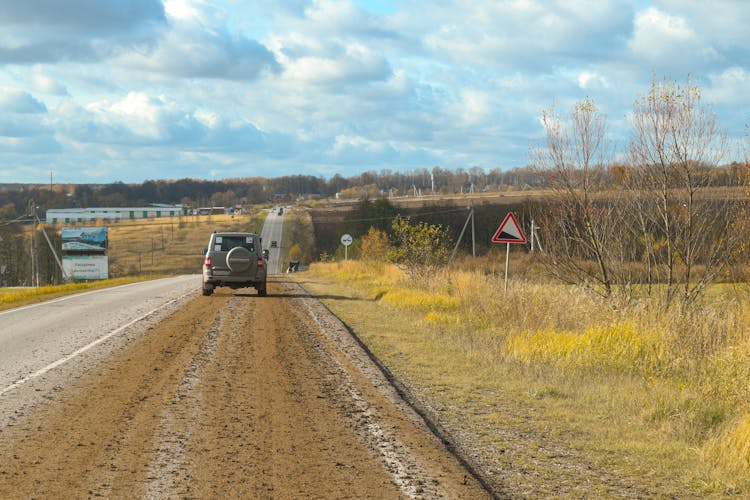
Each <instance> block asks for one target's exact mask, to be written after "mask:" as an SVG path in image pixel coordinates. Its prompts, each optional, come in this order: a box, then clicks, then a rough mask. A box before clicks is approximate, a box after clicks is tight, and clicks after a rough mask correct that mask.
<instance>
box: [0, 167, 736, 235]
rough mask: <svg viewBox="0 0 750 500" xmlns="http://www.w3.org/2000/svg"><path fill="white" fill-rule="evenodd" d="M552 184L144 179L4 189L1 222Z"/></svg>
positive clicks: (418, 176)
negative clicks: (76, 212) (157, 207)
mask: <svg viewBox="0 0 750 500" xmlns="http://www.w3.org/2000/svg"><path fill="white" fill-rule="evenodd" d="M700 168H701V169H702V170H704V171H705V172H706V175H707V176H709V177H710V178H711V179H712V182H711V184H712V185H713V186H737V185H741V184H743V182H742V180H743V179H744V177H746V176H747V170H748V169H747V165H746V164H744V163H738V162H732V163H728V164H725V165H718V166H712V165H703V166H701V167H700ZM631 171H632V167H630V166H628V165H625V164H623V163H612V164H609V165H606V166H603V168H602V169H601V175H600V176H599V178H598V182H599V183H600V187H601V188H605V189H606V188H608V187H616V186H620V185H622V183H623V182H625V179H626V178H627V176H628V174H629V172H631ZM554 183H555V179H554V175H552V174H551V173H550V172H549V171H546V170H540V169H539V168H537V167H536V166H524V167H515V168H512V169H509V170H501V169H499V168H495V169H491V170H489V171H485V170H484V169H482V168H480V167H471V168H468V169H464V168H457V169H454V170H451V169H447V168H442V167H439V166H435V167H433V168H431V169H428V168H420V169H415V170H412V171H408V172H398V171H394V170H390V169H383V170H380V171H379V172H377V171H373V170H370V171H366V172H362V173H361V174H358V175H354V176H350V177H344V176H342V175H340V174H336V175H334V176H333V177H331V178H330V179H324V178H323V177H318V176H312V175H290V176H283V177H277V178H262V177H248V178H238V179H225V180H201V179H189V178H185V179H178V180H147V181H145V182H143V183H135V184H126V183H124V182H115V183H111V184H52V185H50V184H0V223H2V222H4V221H10V220H13V219H15V218H18V217H22V216H24V215H27V214H28V211H29V203H30V202H33V203H34V205H35V206H36V207H37V210H38V211H39V212H40V213H43V212H44V211H45V210H47V209H49V208H75V207H79V208H89V207H127V206H148V205H151V204H153V203H168V204H182V205H185V206H189V207H210V206H224V207H226V206H237V205H254V204H262V203H267V202H272V201H273V199H274V197H275V196H276V195H282V196H291V197H292V198H297V197H321V198H327V197H333V196H339V197H341V198H349V199H362V198H379V197H393V196H409V195H429V194H446V195H447V194H457V193H470V192H474V193H479V192H497V191H505V190H523V189H544V188H549V187H552V186H554Z"/></svg>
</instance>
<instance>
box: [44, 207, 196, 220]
mask: <svg viewBox="0 0 750 500" xmlns="http://www.w3.org/2000/svg"><path fill="white" fill-rule="evenodd" d="M187 213H188V208H187V207H185V206H183V205H162V204H154V205H151V206H148V207H99V208H50V209H48V210H47V223H48V224H74V223H78V222H81V223H83V222H94V221H97V220H99V219H101V220H130V219H154V218H159V217H179V216H181V215H187Z"/></svg>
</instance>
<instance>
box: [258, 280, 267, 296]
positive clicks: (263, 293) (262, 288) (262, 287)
mask: <svg viewBox="0 0 750 500" xmlns="http://www.w3.org/2000/svg"><path fill="white" fill-rule="evenodd" d="M266 295H268V288H266V282H265V281H264V282H263V284H262V285H260V286H259V287H258V296H259V297H265V296H266Z"/></svg>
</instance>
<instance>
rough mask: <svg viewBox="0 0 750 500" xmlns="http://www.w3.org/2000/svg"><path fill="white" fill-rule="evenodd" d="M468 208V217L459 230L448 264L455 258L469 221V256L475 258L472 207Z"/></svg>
mask: <svg viewBox="0 0 750 500" xmlns="http://www.w3.org/2000/svg"><path fill="white" fill-rule="evenodd" d="M468 208H469V216H468V217H467V218H466V222H464V227H463V228H462V229H461V234H459V235H458V241H456V246H455V247H453V252H452V253H451V256H450V258H449V259H448V263H450V262H451V261H452V260H453V257H455V256H456V251H457V250H458V246H459V245H460V244H461V240H463V238H464V232H466V227H467V226H468V225H469V221H471V255H472V256H473V257H476V256H477V253H476V236H475V235H474V207H473V206H470V207H468Z"/></svg>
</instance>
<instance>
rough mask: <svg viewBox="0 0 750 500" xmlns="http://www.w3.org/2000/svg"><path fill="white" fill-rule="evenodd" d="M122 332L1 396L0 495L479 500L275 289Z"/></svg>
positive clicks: (439, 449)
mask: <svg viewBox="0 0 750 500" xmlns="http://www.w3.org/2000/svg"><path fill="white" fill-rule="evenodd" d="M196 292H197V290H196ZM342 300H344V299H343V298H342ZM127 335H128V336H127V338H126V341H120V342H119V343H118V342H115V341H114V340H113V342H112V345H110V346H109V347H107V346H102V349H105V348H108V349H109V351H108V352H107V353H106V356H100V358H99V359H96V358H94V357H91V359H88V361H85V360H81V361H80V362H79V363H78V364H77V365H74V364H73V363H69V364H71V366H70V367H61V368H60V369H59V370H56V371H55V372H54V373H52V372H50V373H49V374H47V375H46V376H45V377H44V380H39V381H34V383H29V384H25V385H24V386H23V387H19V388H18V389H15V390H14V391H10V392H8V393H6V394H3V395H2V396H0V411H1V413H2V414H1V415H0V417H2V418H0V498H32V497H34V498H85V497H90V498H93V497H106V498H164V497H169V498H176V497H182V498H228V497H235V498H237V497H239V498H472V499H473V498H486V497H489V496H490V495H489V494H488V493H487V492H486V491H485V490H484V489H483V488H482V486H481V484H479V482H478V481H477V480H476V479H475V478H474V477H473V476H472V474H470V473H469V472H468V471H467V470H466V469H465V468H464V467H463V466H462V465H461V463H459V461H458V460H457V459H456V458H455V457H454V456H453V455H451V454H450V453H448V452H447V451H446V449H445V447H444V445H443V444H442V442H441V441H440V440H439V439H438V438H436V437H435V436H434V435H433V434H431V433H430V432H429V431H428V430H427V429H426V427H425V425H424V423H423V422H422V420H421V419H420V418H419V417H418V416H417V415H416V414H415V413H414V412H413V411H412V410H411V408H410V407H408V405H406V404H405V403H404V402H403V400H401V399H400V398H399V397H398V396H397V394H396V393H395V391H394V389H393V388H392V386H391V385H390V384H389V383H387V381H386V380H385V378H384V377H383V375H382V374H381V373H380V372H379V371H378V370H377V368H376V367H375V366H374V365H373V364H372V362H371V361H370V360H369V358H367V356H366V355H365V354H364V353H363V352H362V350H361V348H360V347H359V346H358V345H357V343H356V342H355V341H354V340H353V339H352V338H351V335H350V334H349V332H348V331H347V330H346V329H345V328H344V327H343V325H341V323H340V322H338V320H337V319H336V318H335V317H333V316H332V315H330V313H328V311H327V310H326V309H325V308H324V307H323V306H322V305H321V304H320V303H319V302H318V301H317V300H315V299H312V298H310V297H308V296H307V295H306V294H305V293H304V291H303V290H302V289H301V288H299V287H298V286H297V285H294V284H292V283H290V282H288V281H286V280H285V279H284V278H283V277H282V276H276V277H273V278H271V279H270V281H269V296H268V297H266V298H259V297H257V296H256V294H255V291H254V290H251V289H248V290H237V291H231V290H228V289H218V290H217V291H216V293H215V294H214V295H213V296H212V297H202V296H197V293H196V296H195V297H191V298H189V299H186V302H185V304H184V306H182V307H180V308H179V309H176V310H175V311H173V312H172V313H171V314H169V315H167V316H166V317H165V318H163V319H162V320H161V321H159V322H153V323H152V324H151V325H150V326H149V327H148V329H147V330H146V331H137V329H133V330H132V331H130V332H129V333H127ZM81 363H84V364H85V365H86V367H85V369H81ZM76 366H77V367H76ZM23 391H33V397H31V399H29V396H25V395H24V394H23Z"/></svg>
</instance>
